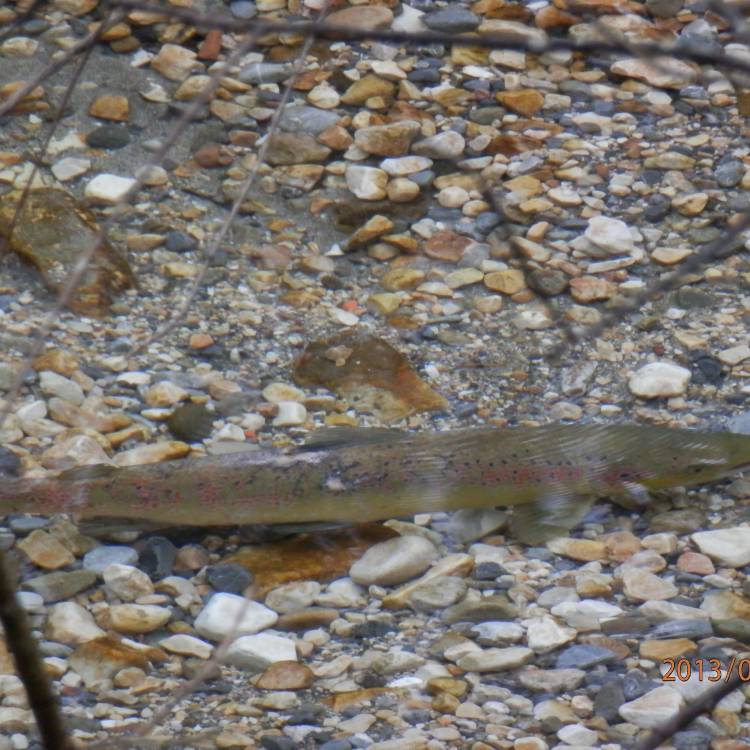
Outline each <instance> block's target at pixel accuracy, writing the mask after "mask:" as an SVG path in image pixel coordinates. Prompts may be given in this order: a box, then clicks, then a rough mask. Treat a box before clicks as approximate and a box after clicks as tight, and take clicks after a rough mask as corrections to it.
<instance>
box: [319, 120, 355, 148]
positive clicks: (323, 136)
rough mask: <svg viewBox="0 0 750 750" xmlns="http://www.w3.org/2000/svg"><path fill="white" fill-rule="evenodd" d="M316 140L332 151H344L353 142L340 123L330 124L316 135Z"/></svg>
mask: <svg viewBox="0 0 750 750" xmlns="http://www.w3.org/2000/svg"><path fill="white" fill-rule="evenodd" d="M318 141H320V143H322V144H323V145H324V146H328V148H330V149H333V150H334V151H344V150H346V149H347V148H349V146H351V145H352V143H354V138H352V136H351V134H350V133H349V131H348V130H347V129H346V128H342V127H341V125H331V126H330V127H328V128H326V129H325V130H324V131H323V132H322V133H320V134H319V135H318Z"/></svg>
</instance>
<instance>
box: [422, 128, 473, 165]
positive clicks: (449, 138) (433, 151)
mask: <svg viewBox="0 0 750 750" xmlns="http://www.w3.org/2000/svg"><path fill="white" fill-rule="evenodd" d="M464 148H466V140H465V139H464V137H463V136H462V135H461V134H460V133H457V132H456V131H455V130H444V131H442V132H441V133H437V134H436V135H431V136H430V137H429V138H425V139H424V140H421V141H419V142H417V143H415V144H414V145H413V147H412V152H413V153H415V154H417V155H418V156H426V157H428V158H430V159H457V158H458V157H459V156H461V155H462V154H463V152H464Z"/></svg>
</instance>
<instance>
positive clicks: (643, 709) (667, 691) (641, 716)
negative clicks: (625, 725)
mask: <svg viewBox="0 0 750 750" xmlns="http://www.w3.org/2000/svg"><path fill="white" fill-rule="evenodd" d="M684 705H685V701H684V700H683V698H682V696H681V695H680V693H678V692H677V691H676V690H675V689H674V688H671V687H668V686H666V685H664V686H662V687H658V688H655V689H654V690H650V691H649V692H648V693H646V694H645V695H642V696H641V697H640V698H636V699H635V700H634V701H630V702H629V703H623V704H622V705H621V706H620V708H619V713H620V716H622V718H623V719H625V721H629V722H631V724H635V725H636V726H637V727H641V728H642V729H658V728H659V727H662V726H664V724H665V722H670V721H672V719H674V717H675V716H676V715H677V714H678V713H679V712H680V711H681V710H682V708H683V707H684Z"/></svg>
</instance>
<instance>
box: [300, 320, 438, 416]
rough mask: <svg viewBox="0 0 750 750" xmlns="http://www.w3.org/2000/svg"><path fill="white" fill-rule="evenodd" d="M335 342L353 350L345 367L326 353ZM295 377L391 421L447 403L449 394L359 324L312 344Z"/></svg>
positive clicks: (304, 384)
mask: <svg viewBox="0 0 750 750" xmlns="http://www.w3.org/2000/svg"><path fill="white" fill-rule="evenodd" d="M334 346H345V347H347V348H348V349H351V351H352V354H351V356H350V357H348V358H347V360H346V362H345V363H344V364H343V365H342V366H339V365H338V363H336V362H332V361H331V360H330V359H328V358H327V357H326V352H328V351H329V350H330V349H331V347H334ZM294 380H295V382H296V383H297V385H301V386H311V385H315V386H325V387H326V388H330V389H331V390H333V391H334V392H335V393H337V394H339V395H340V396H341V397H343V398H345V399H346V400H347V401H348V402H349V403H352V404H354V403H356V404H357V408H358V410H360V411H369V410H372V411H373V413H375V414H376V415H378V416H379V418H380V419H382V420H384V421H386V422H393V421H396V420H397V419H403V418H404V417H406V416H408V415H410V414H415V413H418V412H424V411H434V410H442V409H444V408H445V406H446V401H445V399H444V398H443V397H442V396H440V395H439V394H438V393H436V392H435V391H434V390H432V388H430V387H429V385H428V384H427V383H425V382H424V381H423V380H421V379H420V378H419V376H418V375H417V374H416V372H414V370H413V369H412V367H411V365H410V364H409V362H408V360H407V359H406V358H405V357H404V356H403V355H402V354H401V353H400V352H398V351H397V350H396V349H394V348H393V347H392V346H391V345H390V344H389V343H388V342H386V341H384V340H382V339H379V338H377V337H375V336H370V335H367V334H364V333H362V332H360V331H359V330H357V329H352V330H345V331H341V332H340V333H338V334H336V335H334V336H332V337H330V338H327V339H321V340H319V341H314V342H313V343H311V344H309V345H308V346H307V347H306V349H305V351H304V352H303V353H302V355H301V356H300V357H299V358H298V359H297V360H296V362H295V363H294Z"/></svg>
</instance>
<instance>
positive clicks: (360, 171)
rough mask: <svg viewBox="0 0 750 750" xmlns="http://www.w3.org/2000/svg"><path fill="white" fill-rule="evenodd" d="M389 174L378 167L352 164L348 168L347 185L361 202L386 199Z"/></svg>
mask: <svg viewBox="0 0 750 750" xmlns="http://www.w3.org/2000/svg"><path fill="white" fill-rule="evenodd" d="M387 184H388V174H387V173H386V172H384V171H383V170H382V169H377V168H376V167H364V166H361V165H359V164H350V165H349V166H348V167H347V168H346V185H347V187H348V188H349V190H351V191H352V193H354V195H356V196H357V198H359V199H360V200H365V201H376V200H382V199H383V198H385V197H386V191H385V187H386V185H387Z"/></svg>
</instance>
